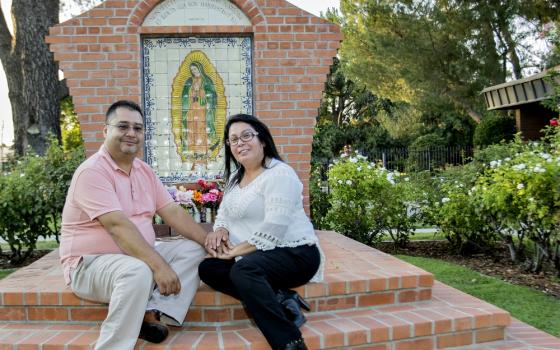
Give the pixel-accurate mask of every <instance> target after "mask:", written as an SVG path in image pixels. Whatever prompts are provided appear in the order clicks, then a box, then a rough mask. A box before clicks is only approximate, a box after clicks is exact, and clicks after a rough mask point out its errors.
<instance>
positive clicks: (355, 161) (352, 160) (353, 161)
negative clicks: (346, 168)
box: [349, 157, 358, 163]
mask: <svg viewBox="0 0 560 350" xmlns="http://www.w3.org/2000/svg"><path fill="white" fill-rule="evenodd" d="M349 160H350V163H358V158H354V157H350V159H349Z"/></svg>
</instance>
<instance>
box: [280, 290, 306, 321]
mask: <svg viewBox="0 0 560 350" xmlns="http://www.w3.org/2000/svg"><path fill="white" fill-rule="evenodd" d="M276 298H277V300H278V302H280V304H282V306H284V311H285V313H286V316H287V317H288V319H290V320H291V321H292V322H294V324H295V325H296V327H298V328H299V327H301V326H302V325H303V324H304V323H305V322H306V321H307V320H306V319H305V316H304V315H303V313H302V312H301V309H300V308H304V309H305V310H307V311H310V310H311V306H310V305H309V303H307V301H305V299H303V298H302V297H301V296H300V295H299V294H298V293H297V292H294V291H293V290H279V291H278V293H277V294H276Z"/></svg>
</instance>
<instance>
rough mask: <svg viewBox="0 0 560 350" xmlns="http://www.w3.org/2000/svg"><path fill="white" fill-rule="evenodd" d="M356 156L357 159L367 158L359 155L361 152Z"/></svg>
mask: <svg viewBox="0 0 560 350" xmlns="http://www.w3.org/2000/svg"><path fill="white" fill-rule="evenodd" d="M356 157H358V159H362V160H364V159H367V157H366V156H363V155H361V154H358V155H357V156H356Z"/></svg>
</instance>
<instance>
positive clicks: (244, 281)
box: [198, 245, 320, 349]
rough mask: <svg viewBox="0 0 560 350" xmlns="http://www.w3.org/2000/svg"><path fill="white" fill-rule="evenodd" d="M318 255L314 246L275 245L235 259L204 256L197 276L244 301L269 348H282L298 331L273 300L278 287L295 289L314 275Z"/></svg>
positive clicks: (279, 305) (317, 266)
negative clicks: (278, 246) (288, 246)
mask: <svg viewBox="0 0 560 350" xmlns="http://www.w3.org/2000/svg"><path fill="white" fill-rule="evenodd" d="M319 263H320V254H319V249H318V248H317V246H314V245H313V246H309V245H303V246H299V247H295V248H275V249H272V250H267V251H261V250H257V251H256V252H253V253H250V254H247V255H245V256H244V257H243V258H242V259H240V260H239V261H237V262H236V261H235V260H221V259H217V258H207V259H205V260H204V261H202V263H201V264H200V265H199V266H198V273H199V275H200V279H201V280H202V281H203V282H204V283H206V284H207V285H209V286H210V287H212V288H214V289H215V290H217V291H220V292H222V293H225V294H228V295H231V296H232V297H234V298H236V299H239V300H241V301H242V302H243V304H245V307H246V308H247V310H248V311H249V313H250V315H251V317H252V318H253V319H254V320H255V323H256V324H257V326H258V327H259V329H260V330H261V332H262V333H263V334H264V336H265V338H266V340H267V341H268V343H269V344H270V346H271V347H272V348H273V349H284V348H285V347H286V344H288V343H289V342H290V341H293V340H297V339H300V338H301V332H300V331H299V329H298V328H297V327H296V326H295V325H294V323H293V322H292V321H290V320H288V318H286V315H285V313H284V309H283V306H282V305H281V304H280V303H279V302H278V301H277V300H276V292H277V291H278V290H279V289H287V288H295V287H299V286H301V285H304V284H305V283H307V282H309V280H310V279H311V278H312V277H313V275H315V273H316V272H317V269H318V268H319Z"/></svg>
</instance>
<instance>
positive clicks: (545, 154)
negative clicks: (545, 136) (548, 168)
mask: <svg viewBox="0 0 560 350" xmlns="http://www.w3.org/2000/svg"><path fill="white" fill-rule="evenodd" d="M540 156H541V158H544V159H549V158H550V157H551V155H550V154H548V153H545V152H542V153H541V154H540Z"/></svg>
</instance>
